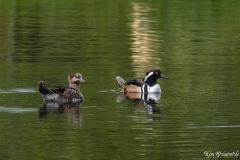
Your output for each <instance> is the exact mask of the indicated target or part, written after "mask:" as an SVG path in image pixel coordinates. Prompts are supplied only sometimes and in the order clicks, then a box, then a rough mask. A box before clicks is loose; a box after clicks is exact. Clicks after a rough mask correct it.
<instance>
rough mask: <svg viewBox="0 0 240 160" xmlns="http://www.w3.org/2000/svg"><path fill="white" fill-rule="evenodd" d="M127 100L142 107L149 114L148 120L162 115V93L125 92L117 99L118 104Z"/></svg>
mask: <svg viewBox="0 0 240 160" xmlns="http://www.w3.org/2000/svg"><path fill="white" fill-rule="evenodd" d="M125 98H127V99H128V100H129V101H131V102H132V103H133V104H138V105H140V108H141V107H143V108H144V110H145V111H146V113H147V116H148V118H150V119H151V118H152V117H153V116H155V115H158V114H160V105H159V103H158V102H159V100H160V98H161V93H145V94H143V93H137V92H124V93H122V94H120V95H119V96H118V97H117V102H122V101H123V100H124V99H125Z"/></svg>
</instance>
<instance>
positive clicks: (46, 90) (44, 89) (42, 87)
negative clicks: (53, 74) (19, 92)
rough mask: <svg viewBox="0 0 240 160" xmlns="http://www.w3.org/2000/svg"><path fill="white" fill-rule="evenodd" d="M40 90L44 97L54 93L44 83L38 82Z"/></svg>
mask: <svg viewBox="0 0 240 160" xmlns="http://www.w3.org/2000/svg"><path fill="white" fill-rule="evenodd" d="M38 90H39V92H40V93H41V94H42V95H46V94H51V93H53V91H51V90H50V89H49V88H48V87H47V86H46V84H45V83H44V82H43V81H39V82H38Z"/></svg>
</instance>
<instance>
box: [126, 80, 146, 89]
mask: <svg viewBox="0 0 240 160" xmlns="http://www.w3.org/2000/svg"><path fill="white" fill-rule="evenodd" d="M143 84H144V82H143V81H142V80H137V79H133V80H130V81H127V82H126V85H137V86H139V87H141V86H142V85H143Z"/></svg>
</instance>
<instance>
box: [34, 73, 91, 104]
mask: <svg viewBox="0 0 240 160" xmlns="http://www.w3.org/2000/svg"><path fill="white" fill-rule="evenodd" d="M68 82H69V86H68V87H63V86H61V87H57V88H54V89H49V88H48V87H47V85H46V84H45V83H44V82H43V81H39V82H38V87H39V92H40V93H41V94H42V95H43V97H44V101H56V102H79V101H83V100H84V97H83V95H82V93H81V92H80V82H86V81H85V80H83V78H82V75H81V74H80V73H75V74H70V75H68Z"/></svg>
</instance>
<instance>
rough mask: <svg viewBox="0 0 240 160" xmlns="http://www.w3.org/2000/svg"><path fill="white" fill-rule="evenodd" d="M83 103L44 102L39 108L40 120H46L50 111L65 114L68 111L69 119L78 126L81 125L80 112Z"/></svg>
mask: <svg viewBox="0 0 240 160" xmlns="http://www.w3.org/2000/svg"><path fill="white" fill-rule="evenodd" d="M81 104H82V103H57V102H44V103H43V105H42V107H40V108H39V120H44V119H45V118H47V117H48V116H49V114H50V113H53V114H56V113H59V114H64V113H65V112H67V115H68V118H69V120H70V121H71V122H72V123H73V124H74V125H76V126H80V125H81V122H82V119H81V114H80V107H81Z"/></svg>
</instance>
